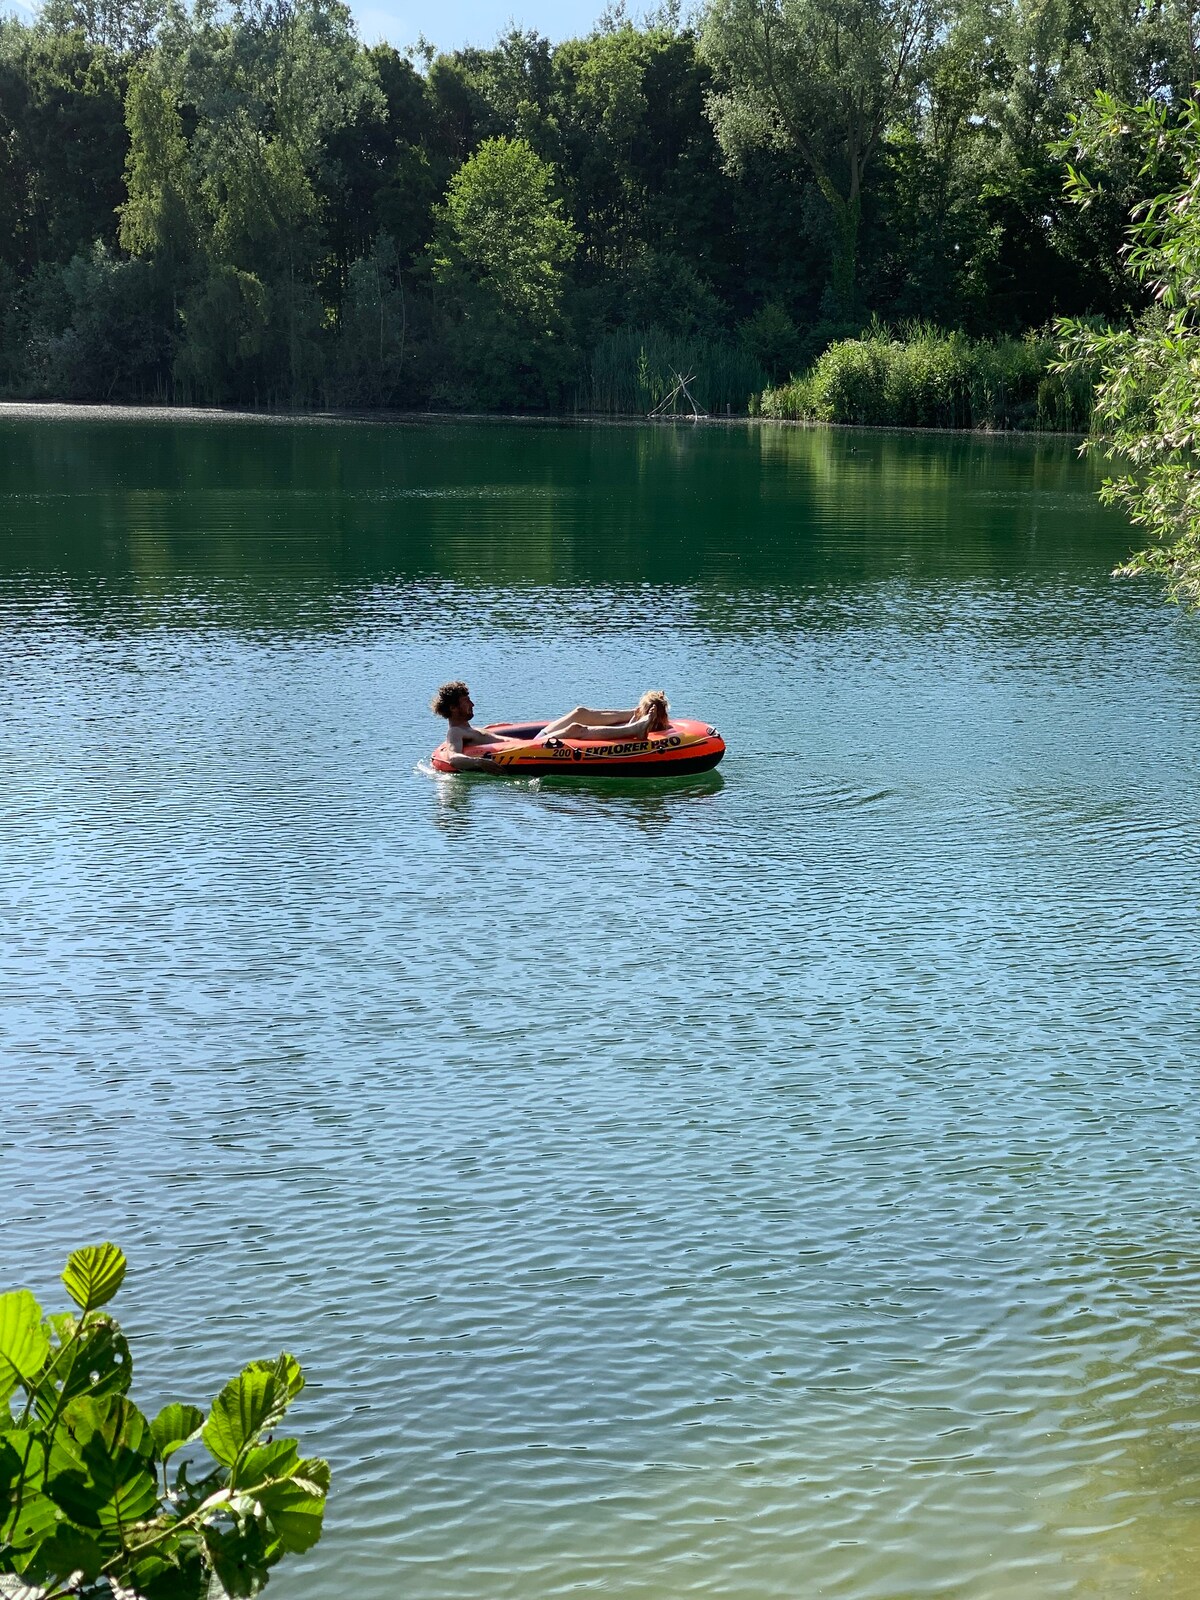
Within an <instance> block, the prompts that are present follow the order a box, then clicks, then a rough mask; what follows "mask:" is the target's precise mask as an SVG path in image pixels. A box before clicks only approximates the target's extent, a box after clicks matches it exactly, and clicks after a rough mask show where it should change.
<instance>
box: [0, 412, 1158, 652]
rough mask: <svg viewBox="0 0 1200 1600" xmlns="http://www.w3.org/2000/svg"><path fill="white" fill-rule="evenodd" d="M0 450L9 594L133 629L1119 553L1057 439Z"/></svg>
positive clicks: (1032, 568)
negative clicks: (119, 618)
mask: <svg viewBox="0 0 1200 1600" xmlns="http://www.w3.org/2000/svg"><path fill="white" fill-rule="evenodd" d="M0 446H2V448H0V498H2V500H3V503H4V506H5V510H6V519H7V524H8V536H7V538H6V540H5V543H4V546H3V556H2V557H0V562H2V565H0V582H2V583H3V586H4V588H5V589H6V590H7V591H8V592H9V593H10V594H11V595H12V596H14V598H16V597H20V601H19V603H20V604H21V605H22V606H23V607H31V608H33V609H34V610H36V608H37V606H38V605H39V604H42V603H48V602H49V601H52V602H53V604H54V605H56V606H58V605H61V604H63V603H67V604H70V605H72V606H79V607H82V608H83V609H84V610H85V611H88V612H93V611H96V610H99V611H101V612H103V611H107V610H114V611H115V610H119V611H120V612H121V613H122V614H123V615H125V616H127V617H128V620H129V622H130V624H131V625H133V626H138V625H139V624H140V623H148V624H154V625H157V624H160V623H169V624H171V625H176V626H190V625H193V624H194V623H196V622H198V621H201V620H204V619H206V618H207V619H209V620H212V621H226V622H235V623H251V624H253V623H255V622H256V621H260V622H262V623H263V624H265V625H268V626H272V627H287V626H291V625H297V626H300V625H302V626H304V627H311V626H332V627H338V628H342V627H347V626H355V625H361V624H363V623H364V621H370V622H372V623H377V624H379V625H382V626H391V625H395V626H402V627H418V626H426V625H427V626H430V627H437V626H438V618H439V615H440V614H441V609H442V608H444V607H446V606H448V605H453V607H455V608H461V607H462V606H464V605H466V606H470V605H471V604H476V603H477V604H478V614H479V622H480V625H481V626H485V627H486V626H490V625H492V624H496V625H503V626H505V627H517V628H519V627H522V626H534V627H546V626H549V625H552V612H551V611H550V610H547V609H546V607H545V606H543V605H541V604H533V603H532V602H531V598H530V597H531V593H532V592H535V591H554V590H556V589H563V588H581V587H582V588H586V589H589V590H592V591H593V596H592V598H591V600H589V604H588V607H587V608H586V609H587V612H588V620H589V625H594V626H597V627H604V626H606V625H613V626H621V627H624V626H627V625H628V624H629V623H630V621H631V620H634V619H641V620H644V621H646V622H648V623H649V622H662V623H664V624H669V623H670V622H671V621H672V620H674V621H675V622H677V623H679V624H680V625H688V624H695V625H699V626H704V627H712V628H717V629H720V628H722V627H723V626H730V627H737V628H742V627H745V626H763V625H770V624H771V622H772V619H774V622H775V623H778V624H779V625H781V626H790V625H792V624H794V623H798V622H803V623H805V625H809V624H811V623H813V622H815V621H818V620H819V617H820V616H822V615H828V616H829V617H830V618H831V619H834V618H835V614H834V613H832V612H827V609H826V608H827V603H828V601H829V597H830V596H832V595H834V594H835V593H836V594H837V595H838V596H839V597H840V598H839V602H838V603H839V605H842V604H844V600H845V596H846V594H847V593H853V592H855V591H856V590H860V589H862V588H863V587H864V586H865V587H868V588H870V587H878V586H879V585H881V584H883V585H887V584H890V583H900V584H903V585H906V586H912V585H918V586H919V585H921V584H924V583H926V582H931V583H934V584H936V585H938V586H939V587H940V588H944V586H945V583H946V581H947V580H950V581H951V582H955V581H961V582H962V583H972V582H977V581H986V582H993V581H1007V580H1010V579H1012V578H1014V577H1021V578H1033V579H1036V578H1037V577H1038V576H1039V574H1042V575H1046V576H1053V577H1055V578H1057V577H1058V576H1059V575H1061V574H1062V573H1063V572H1064V571H1066V570H1069V571H1071V572H1072V573H1075V574H1077V575H1078V578H1079V580H1080V581H1082V582H1084V583H1088V584H1091V583H1099V582H1101V581H1103V580H1104V575H1105V574H1106V572H1107V571H1108V569H1109V568H1110V567H1111V565H1112V563H1113V561H1114V560H1115V559H1116V558H1117V557H1118V556H1119V555H1120V554H1121V552H1122V550H1123V549H1124V548H1125V540H1126V530H1125V529H1124V526H1123V524H1122V523H1121V521H1120V519H1119V518H1118V517H1116V516H1115V515H1114V514H1112V513H1108V512H1105V511H1103V510H1102V509H1101V508H1100V507H1098V506H1097V505H1096V504H1095V502H1094V500H1093V498H1092V494H1091V489H1092V486H1093V474H1092V470H1091V469H1090V468H1089V467H1087V466H1086V465H1082V464H1081V463H1080V462H1079V461H1078V459H1077V457H1076V455H1075V453H1074V450H1073V448H1072V447H1071V446H1070V444H1068V443H1067V442H1065V441H1058V440H1038V441H1033V440H1028V439H1015V438H1013V439H998V440H993V439H976V438H972V437H969V436H958V437H955V436H936V437H933V436H921V435H911V434H908V435H905V434H882V433H866V432H849V431H847V432H833V431H830V432H823V431H803V430H796V429H789V428H772V427H769V426H752V425H751V426H745V425H739V426H734V427H731V428H707V429H700V430H697V429H694V428H692V427H691V426H689V425H686V424H680V425H676V426H662V427H653V426H643V427H638V426H628V427H624V426H610V427H599V428H597V427H576V426H570V425H565V426H557V427H556V426H553V425H550V426H545V425H522V424H503V423H476V424H466V423H463V424H456V425H449V424H433V423H431V424H416V425H401V426H395V425H384V424H374V425H373V424H353V425H349V424H348V425H317V424H304V423H299V424H297V423H265V424H239V423H229V422H218V423H208V422H195V423H184V424H178V423H173V422H100V421H88V422H69V423H68V422H41V421H36V422H27V421H10V422H8V423H6V424H4V425H3V426H2V427H0ZM184 602H186V603H184ZM575 609H576V610H578V606H576V607H575ZM837 614H838V615H840V613H837Z"/></svg>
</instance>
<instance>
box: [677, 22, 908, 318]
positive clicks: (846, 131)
mask: <svg viewBox="0 0 1200 1600" xmlns="http://www.w3.org/2000/svg"><path fill="white" fill-rule="evenodd" d="M937 23H938V11H937V0H709V5H708V9H707V12H706V14H705V19H704V28H703V33H702V36H701V45H702V49H703V51H704V54H705V56H706V57H707V59H708V60H709V61H710V62H711V63H712V65H713V68H714V70H715V71H716V73H717V75H718V78H719V81H720V83H721V87H720V88H719V89H718V90H716V91H714V93H713V94H712V95H711V96H710V97H709V114H710V116H711V117H712V119H713V124H714V126H715V128H716V130H717V137H718V138H719V139H720V142H721V146H722V148H723V149H724V151H725V153H726V155H727V157H728V158H729V160H730V161H731V162H733V163H735V164H736V163H741V162H743V161H744V160H745V158H746V156H747V155H748V154H749V153H750V152H751V151H752V150H754V149H756V148H762V147H768V148H770V147H775V148H779V149H786V150H790V151H792V152H794V153H795V154H797V155H798V156H799V157H800V158H801V159H802V160H803V161H804V162H805V163H806V164H807V166H808V168H809V170H810V171H811V173H812V175H813V178H814V180H815V182H816V185H817V188H818V189H819V190H820V192H821V195H822V196H823V198H824V200H825V202H826V204H827V205H828V207H829V212H830V215H831V217H832V221H833V261H832V272H831V284H830V286H831V288H832V290H833V295H834V299H835V301H836V304H837V308H838V309H839V310H840V311H841V312H843V313H845V312H847V311H849V310H850V309H852V307H853V305H854V302H855V298H856V289H857V283H856V279H857V270H858V235H859V225H860V222H861V220H862V203H863V190H864V185H865V183H866V179H867V175H868V172H869V170H870V168H871V165H872V163H873V161H874V160H875V158H876V157H877V155H878V153H879V149H880V145H881V143H882V141H883V139H884V136H885V134H886V132H887V130H888V127H889V125H890V124H891V123H892V122H893V121H894V120H895V119H896V118H898V117H900V116H902V115H904V114H906V113H908V112H909V111H910V109H911V107H912V104H913V101H914V98H915V96H916V94H917V91H918V89H919V87H920V85H921V83H922V81H923V79H924V76H925V72H926V69H927V65H928V61H929V55H930V51H931V49H932V47H933V44H934V40H935V34H936V28H937Z"/></svg>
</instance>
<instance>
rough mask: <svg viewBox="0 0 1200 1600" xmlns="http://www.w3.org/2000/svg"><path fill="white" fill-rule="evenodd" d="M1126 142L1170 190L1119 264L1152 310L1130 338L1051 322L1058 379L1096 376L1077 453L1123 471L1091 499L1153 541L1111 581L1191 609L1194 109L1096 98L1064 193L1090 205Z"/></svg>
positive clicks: (1198, 361)
mask: <svg viewBox="0 0 1200 1600" xmlns="http://www.w3.org/2000/svg"><path fill="white" fill-rule="evenodd" d="M1126 141H1134V142H1135V144H1136V148H1137V151H1138V154H1139V157H1140V173H1141V176H1142V179H1143V181H1144V182H1146V183H1149V184H1157V182H1161V181H1162V179H1161V177H1160V174H1161V173H1162V171H1163V169H1164V167H1166V168H1168V169H1173V170H1174V173H1175V176H1174V178H1173V180H1172V186H1171V187H1170V188H1168V189H1166V190H1164V191H1163V192H1162V193H1160V194H1157V195H1155V196H1154V198H1153V199H1150V200H1146V201H1143V202H1142V203H1141V204H1140V205H1139V206H1137V207H1136V208H1135V209H1134V212H1133V215H1132V223H1131V227H1130V230H1129V244H1128V246H1127V248H1126V252H1125V258H1126V265H1127V268H1128V270H1129V272H1130V273H1131V274H1132V275H1133V276H1134V277H1135V278H1136V279H1137V280H1138V281H1139V282H1141V283H1143V284H1145V285H1146V286H1147V287H1148V288H1149V289H1150V290H1151V292H1152V294H1153V297H1154V303H1153V305H1152V306H1151V308H1150V309H1149V310H1148V311H1146V312H1145V313H1143V315H1142V316H1141V317H1139V318H1138V319H1137V321H1136V322H1135V323H1134V325H1133V327H1132V328H1130V329H1124V330H1120V329H1106V330H1100V329H1096V328H1094V327H1089V326H1088V325H1087V324H1086V323H1083V322H1081V321H1078V320H1076V319H1073V318H1068V319H1063V320H1061V321H1060V322H1059V323H1058V324H1057V329H1058V333H1059V336H1060V338H1061V340H1062V356H1061V360H1060V361H1059V362H1058V363H1057V370H1058V371H1060V372H1075V371H1079V370H1080V369H1081V368H1083V367H1085V366H1087V365H1089V364H1091V365H1096V366H1098V367H1099V370H1100V377H1099V380H1098V382H1097V385H1096V393H1095V405H1094V410H1093V426H1092V437H1091V439H1090V440H1089V441H1088V443H1087V445H1085V447H1084V448H1085V449H1092V450H1099V451H1101V452H1102V453H1103V455H1104V456H1105V457H1106V458H1107V459H1109V460H1112V459H1113V458H1114V457H1118V456H1119V457H1122V458H1124V460H1125V461H1126V462H1128V464H1129V468H1130V470H1129V471H1127V472H1123V473H1121V474H1119V475H1117V476H1114V477H1111V478H1106V479H1105V480H1104V483H1103V485H1102V486H1101V490H1100V497H1101V499H1102V500H1103V501H1104V502H1105V503H1106V504H1108V505H1117V506H1120V507H1121V508H1122V510H1123V511H1124V512H1125V513H1126V515H1127V516H1128V517H1129V519H1130V521H1131V522H1133V523H1134V524H1135V525H1136V526H1138V527H1141V528H1145V529H1146V530H1147V532H1148V533H1149V534H1150V537H1151V541H1152V542H1151V543H1150V544H1149V545H1148V546H1147V547H1146V548H1145V549H1144V550H1141V551H1139V552H1138V553H1137V554H1136V555H1134V556H1133V557H1131V559H1130V560H1129V561H1127V562H1126V563H1125V564H1124V565H1123V566H1121V567H1118V568H1117V572H1118V574H1120V575H1122V576H1125V575H1128V574H1131V573H1138V572H1154V573H1159V574H1162V575H1163V576H1165V578H1166V580H1167V585H1168V592H1169V594H1170V596H1171V598H1172V599H1174V600H1178V601H1181V602H1182V603H1183V604H1185V605H1188V606H1192V607H1195V606H1200V451H1198V448H1197V445H1198V440H1200V104H1197V102H1196V101H1195V100H1186V101H1182V102H1177V103H1172V104H1170V105H1167V104H1161V103H1159V102H1157V101H1153V100H1150V101H1147V102H1146V103H1145V104H1144V105H1140V106H1135V107H1128V106H1122V105H1120V104H1118V102H1117V101H1116V100H1114V99H1113V98H1112V97H1111V96H1109V95H1104V94H1098V95H1097V96H1096V102H1095V106H1094V108H1093V111H1092V113H1091V115H1090V116H1088V117H1087V118H1084V119H1080V121H1079V122H1078V123H1077V125H1076V129H1075V139H1074V140H1073V141H1072V142H1073V146H1074V153H1075V154H1076V157H1077V160H1078V161H1079V163H1080V165H1074V164H1070V165H1068V168H1067V172H1068V182H1067V189H1068V193H1069V194H1070V195H1071V197H1072V199H1074V200H1075V201H1076V202H1077V203H1078V204H1080V205H1083V206H1086V205H1089V204H1090V203H1091V202H1092V201H1093V200H1094V199H1095V197H1096V196H1097V195H1098V194H1099V193H1100V192H1101V191H1100V188H1099V185H1097V184H1095V183H1093V182H1092V181H1091V180H1090V179H1089V178H1088V177H1087V175H1086V173H1085V171H1083V170H1082V166H1083V164H1084V163H1086V162H1087V161H1088V159H1089V158H1091V157H1094V156H1096V155H1098V154H1099V153H1101V152H1102V151H1103V150H1104V149H1105V148H1106V147H1108V146H1111V145H1115V144H1118V143H1124V142H1126Z"/></svg>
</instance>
